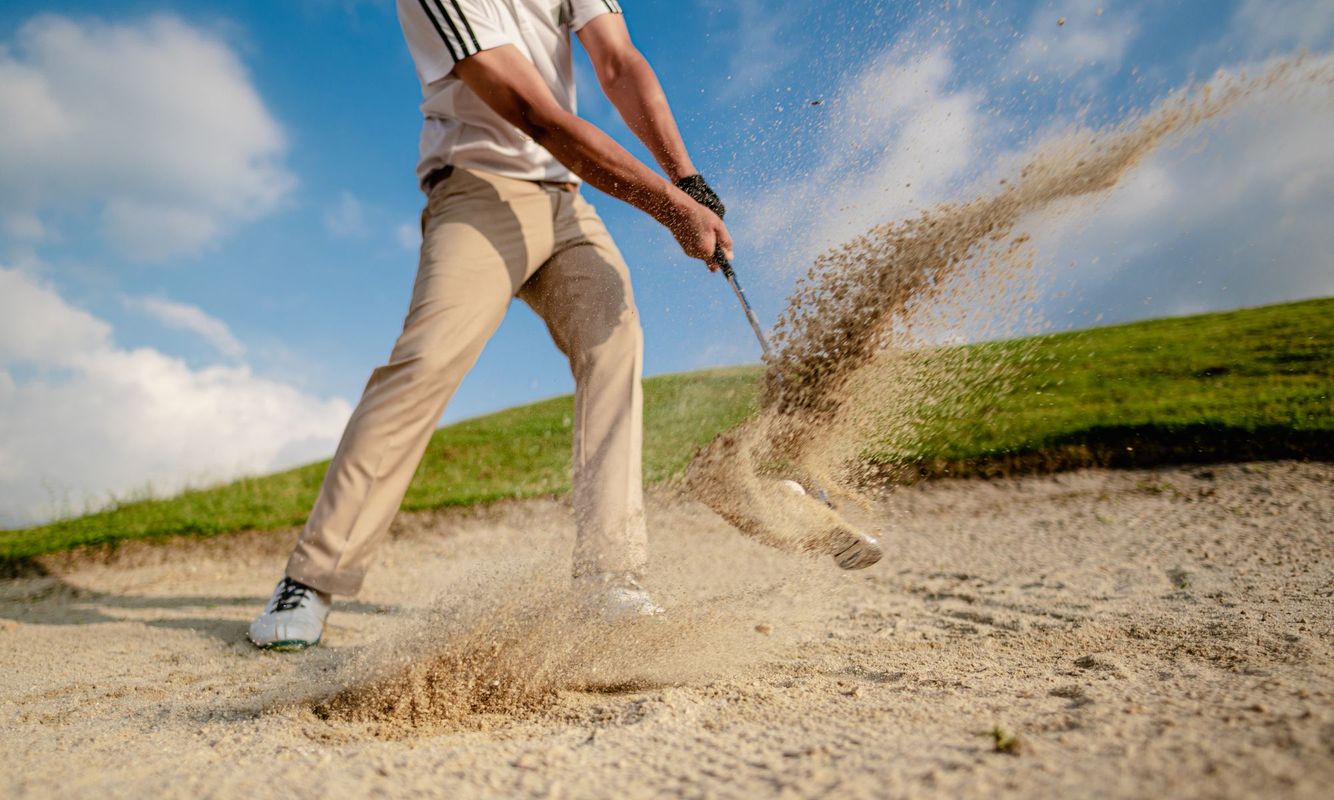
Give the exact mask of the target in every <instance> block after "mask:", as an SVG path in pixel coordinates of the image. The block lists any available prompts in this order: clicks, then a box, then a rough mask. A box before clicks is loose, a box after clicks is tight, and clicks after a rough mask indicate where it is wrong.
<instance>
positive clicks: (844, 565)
mask: <svg viewBox="0 0 1334 800" xmlns="http://www.w3.org/2000/svg"><path fill="white" fill-rule="evenodd" d="M839 534H841V535H840V537H839V539H841V541H840V544H841V545H843V546H842V549H840V550H838V551H837V552H836V553H834V563H835V564H838V566H839V569H848V570H852V569H866V568H867V567H869V566H871V565H872V564H875V563H876V562H878V561H879V560H880V558H881V557H882V556H883V555H884V551H883V550H881V549H880V540H879V539H876V538H875V537H874V536H872V535H870V534H869V533H862V532H861V531H854V530H852V529H850V528H843V529H841V530H840V531H839Z"/></svg>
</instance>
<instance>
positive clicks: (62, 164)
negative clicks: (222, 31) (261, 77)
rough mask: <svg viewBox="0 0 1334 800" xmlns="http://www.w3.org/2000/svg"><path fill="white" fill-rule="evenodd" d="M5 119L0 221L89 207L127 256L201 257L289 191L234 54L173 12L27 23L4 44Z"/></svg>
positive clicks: (277, 134) (268, 123) (279, 146)
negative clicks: (138, 18) (117, 20)
mask: <svg viewBox="0 0 1334 800" xmlns="http://www.w3.org/2000/svg"><path fill="white" fill-rule="evenodd" d="M0 119H4V120H5V124H4V125H3V126H0V185H3V186H4V187H5V191H4V193H3V195H2V196H0V214H3V215H4V216H6V217H12V216H14V215H17V216H18V217H19V218H25V217H29V218H30V217H32V216H33V215H40V214H42V213H44V212H48V211H52V210H60V211H75V212H82V211H84V210H86V209H89V208H91V209H94V210H95V211H97V212H98V213H100V215H101V226H102V230H103V232H104V234H105V235H106V237H107V239H108V240H109V241H110V242H111V243H112V244H113V245H114V246H115V247H117V248H118V249H119V250H120V251H122V252H123V253H125V254H126V255H128V256H130V257H132V258H137V259H142V260H146V261H155V260H163V259H167V258H171V257H175V256H181V255H189V254H192V253H196V252H198V251H200V250H201V249H202V248H204V247H207V246H208V245H210V244H211V243H213V242H215V241H216V240H217V239H218V238H219V237H220V236H222V235H223V234H224V233H226V232H227V231H228V230H229V229H231V228H232V227H234V226H236V225H237V224H239V223H242V222H245V221H247V220H251V219H254V218H256V217H259V216H261V215H263V214H266V213H269V212H271V211H272V210H273V209H274V208H275V207H276V206H277V204H278V203H279V202H280V201H281V199H282V198H283V197H284V196H285V195H286V194H287V193H288V191H289V190H290V189H291V187H292V186H293V184H294V179H293V177H292V176H291V174H290V173H289V172H288V171H287V170H286V168H285V167H284V166H283V157H284V152H285V149H286V143H285V138H284V134H283V131H282V129H281V127H280V126H279V124H278V123H277V121H276V120H274V118H273V116H272V115H271V114H270V112H269V110H268V109H267V108H266V107H265V105H264V102H263V100H262V99H261V98H260V96H259V94H258V92H257V91H256V90H255V88H254V86H253V85H252V83H251V81H250V78H249V76H248V74H247V73H246V70H245V68H244V67H243V65H242V64H241V61H240V59H239V58H238V57H237V56H236V54H235V53H234V52H233V51H232V49H231V48H230V47H228V45H227V44H226V43H225V42H223V41H222V40H220V39H219V38H218V37H216V36H214V35H213V34H211V33H209V32H207V31H203V30H200V29H198V28H195V27H193V26H191V25H189V24H188V23H186V22H184V21H182V20H180V19H178V18H176V17H173V16H157V17H153V18H150V19H148V20H145V21H143V22H141V23H138V24H112V23H105V22H97V21H93V20H80V21H75V20H71V19H68V18H65V17H60V16H55V15H43V16H39V17H37V18H34V19H32V20H30V21H29V22H27V23H26V24H24V25H23V26H21V27H20V28H19V29H18V32H17V34H16V35H15V36H14V39H13V41H12V42H11V43H8V44H7V45H6V44H0ZM29 227H31V226H29Z"/></svg>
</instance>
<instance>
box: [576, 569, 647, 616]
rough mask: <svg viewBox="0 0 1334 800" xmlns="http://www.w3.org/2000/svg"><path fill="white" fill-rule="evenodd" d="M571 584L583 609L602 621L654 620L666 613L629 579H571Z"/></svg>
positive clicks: (641, 588) (611, 576)
mask: <svg viewBox="0 0 1334 800" xmlns="http://www.w3.org/2000/svg"><path fill="white" fill-rule="evenodd" d="M574 585H575V592H576V594H577V595H578V597H579V601H580V603H582V605H583V606H584V608H585V609H587V611H588V612H589V613H590V614H594V615H596V616H598V617H600V618H601V619H602V620H604V621H606V622H623V621H625V620H630V619H638V618H645V617H658V616H662V615H663V614H665V613H667V612H666V610H665V609H664V608H663V607H662V606H660V605H658V604H657V603H655V602H653V598H652V597H651V596H650V595H649V593H648V592H646V591H644V588H643V587H642V586H640V585H639V581H637V580H635V579H634V578H633V577H630V576H621V575H614V576H613V575H588V576H584V577H579V578H575V580H574Z"/></svg>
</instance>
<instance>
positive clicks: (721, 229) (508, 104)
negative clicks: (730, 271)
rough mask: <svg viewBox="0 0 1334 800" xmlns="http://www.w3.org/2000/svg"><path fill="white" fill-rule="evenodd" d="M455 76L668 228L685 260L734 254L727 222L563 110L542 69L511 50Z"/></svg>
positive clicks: (473, 60) (465, 64) (499, 50)
mask: <svg viewBox="0 0 1334 800" xmlns="http://www.w3.org/2000/svg"><path fill="white" fill-rule="evenodd" d="M454 73H455V74H456V75H458V77H459V79H460V80H462V81H463V82H464V83H465V84H467V85H468V88H470V89H472V90H473V91H474V92H476V93H477V95H478V96H479V97H481V98H482V100H483V101H484V102H485V103H486V104H487V105H488V106H490V107H491V109H492V110H494V111H495V112H496V113H497V114H499V115H500V116H501V117H503V118H504V119H505V120H506V121H507V122H509V123H510V124H512V125H514V126H515V127H516V128H518V129H519V130H521V131H523V132H524V133H526V134H528V135H529V136H531V137H532V138H533V140H534V141H536V142H537V143H538V144H540V145H542V146H543V147H545V148H546V149H547V151H548V152H550V153H551V154H552V155H553V156H555V157H556V159H557V160H558V161H560V162H561V163H562V164H564V165H565V166H567V167H569V168H570V170H571V171H573V172H574V173H575V174H576V175H578V176H579V177H581V178H583V179H584V180H586V181H588V183H590V184H592V185H593V186H595V187H597V188H598V189H601V190H602V191H604V192H606V193H607V194H609V195H611V196H613V197H616V198H619V199H621V200H624V201H625V202H627V203H629V204H631V205H633V206H635V207H636V208H638V209H640V210H642V211H644V212H645V213H647V214H649V215H650V216H652V217H653V218H654V219H656V220H657V221H658V222H660V223H662V224H663V225H664V226H666V227H667V229H668V230H670V231H671V232H672V235H673V236H675V237H676V240H677V242H679V243H680V245H681V249H682V250H684V251H685V253H686V255H688V256H690V257H691V258H698V259H701V260H704V261H710V260H711V259H712V258H713V254H714V250H715V248H717V247H719V246H721V247H722V248H723V251H724V252H725V253H727V254H728V257H729V258H730V257H731V252H732V239H731V236H730V235H728V233H727V228H726V227H725V226H724V225H723V222H722V220H720V219H718V217H717V216H716V215H714V214H713V213H712V212H710V211H709V210H708V209H706V208H704V207H703V206H701V205H700V204H698V203H696V202H695V201H694V200H692V199H690V197H689V196H688V195H687V194H686V193H685V192H682V191H681V190H680V189H677V188H676V187H675V186H673V185H672V184H670V183H668V182H667V181H665V180H663V179H662V177H661V176H659V175H658V174H657V173H655V172H654V171H653V170H651V169H649V168H648V167H647V166H645V165H644V164H643V163H641V162H640V161H639V160H638V159H636V158H635V157H634V156H632V155H630V153H629V152H627V151H626V149H625V148H623V147H621V146H620V145H619V144H617V143H616V141H615V140H614V139H612V138H611V137H610V136H608V135H607V134H605V133H603V132H602V131H600V130H598V129H597V127H596V126H594V125H592V124H590V123H589V122H587V121H585V120H582V119H580V118H579V117H577V116H575V115H574V114H571V113H570V112H568V111H566V110H565V109H564V108H562V107H561V106H560V104H559V103H558V102H556V98H555V97H554V96H553V95H552V94H551V90H550V89H549V88H548V87H547V85H546V83H545V82H544V81H543V80H542V76H541V75H539V74H538V72H537V68H536V67H534V66H533V65H532V63H531V62H530V61H528V59H526V58H524V56H523V54H522V53H520V52H519V51H518V49H516V48H515V47H513V46H512V45H504V46H502V47H496V48H493V49H490V50H483V51H482V52H480V53H476V54H474V55H471V56H468V57H467V58H465V59H463V60H462V61H460V62H458V63H457V64H456V65H455V66H454ZM710 268H713V265H712V264H710Z"/></svg>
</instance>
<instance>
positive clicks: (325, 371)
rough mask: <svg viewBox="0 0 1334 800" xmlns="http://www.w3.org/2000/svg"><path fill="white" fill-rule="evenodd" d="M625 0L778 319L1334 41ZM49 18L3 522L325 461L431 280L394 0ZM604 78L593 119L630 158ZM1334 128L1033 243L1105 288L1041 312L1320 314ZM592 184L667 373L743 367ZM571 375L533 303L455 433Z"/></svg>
mask: <svg viewBox="0 0 1334 800" xmlns="http://www.w3.org/2000/svg"><path fill="white" fill-rule="evenodd" d="M623 5H624V6H625V8H626V11H627V21H628V23H629V25H630V28H631V31H632V33H633V35H634V36H635V39H636V41H637V43H638V44H639V46H640V48H641V49H642V50H643V51H644V52H645V53H646V55H647V56H648V57H649V59H650V61H651V62H652V63H653V64H654V65H655V67H656V68H657V70H658V72H659V75H660V77H661V79H662V82H663V84H664V86H665V87H666V90H667V93H668V96H669V98H671V100H672V102H673V105H674V107H675V109H676V113H677V116H678V119H679V121H680V123H681V127H682V129H683V132H684V135H685V138H686V141H687V144H688V145H689V147H690V149H691V152H692V154H693V156H694V159H695V161H696V164H697V165H698V166H699V167H700V168H701V169H702V171H703V172H704V174H705V175H706V176H708V177H709V178H710V179H711V181H712V182H713V183H714V184H715V185H716V186H717V187H718V188H719V190H720V192H721V193H722V195H723V197H724V200H725V201H726V202H727V203H728V206H729V209H731V211H732V213H730V214H729V219H728V221H729V223H731V225H732V229H733V234H734V236H735V238H736V240H737V264H738V269H739V270H740V271H741V275H742V278H743V280H744V282H745V283H746V285H747V287H748V289H749V290H750V291H751V293H752V294H753V295H754V296H753V298H752V299H753V301H754V302H755V304H756V306H757V309H758V311H759V312H760V314H761V317H762V318H764V319H765V320H773V319H775V318H776V316H777V314H778V313H779V312H780V311H781V310H782V308H783V305H784V298H785V297H786V293H787V292H788V290H790V288H791V286H792V282H793V280H794V279H795V278H796V276H798V275H799V274H800V273H801V272H802V271H803V270H804V269H805V268H806V267H807V266H808V265H809V263H810V260H811V258H812V257H813V256H814V255H815V254H817V253H818V252H820V251H821V250H822V249H824V248H826V247H829V246H833V245H836V244H838V243H839V242H840V241H843V240H845V239H846V238H848V237H850V236H852V235H855V234H856V233H858V232H860V231H861V230H863V229H865V228H866V227H867V226H869V225H871V224H874V223H877V222H883V221H887V220H890V219H895V218H899V217H902V216H904V215H906V214H912V213H915V212H916V210H917V209H920V208H924V207H929V206H930V205H932V204H933V203H935V202H938V201H941V200H946V199H950V198H957V197H959V196H961V195H963V194H965V193H967V192H968V191H969V190H970V188H972V187H973V186H974V185H975V183H976V182H977V181H978V180H979V179H980V178H981V177H982V176H985V175H988V174H989V173H990V172H991V170H993V168H994V165H995V164H996V163H997V162H1000V161H1003V160H1004V158H1005V156H1006V154H1008V153H1014V152H1016V151H1021V150H1022V149H1023V148H1024V146H1025V144H1026V143H1028V142H1030V141H1031V140H1033V139H1034V138H1035V137H1040V136H1042V135H1044V134H1045V133H1047V132H1049V131H1052V130H1057V129H1060V128H1061V127H1063V126H1068V125H1070V124H1073V123H1074V122H1075V121H1077V120H1083V121H1085V122H1087V123H1090V124H1100V123H1104V122H1107V121H1111V120H1115V119H1117V118H1118V117H1119V116H1120V115H1121V114H1122V113H1123V112H1124V111H1125V110H1126V109H1142V108H1144V107H1145V106H1146V105H1147V104H1148V103H1150V102H1152V101H1153V100H1154V99H1155V98H1158V97H1161V96H1162V95H1164V94H1165V93H1166V92H1168V91H1170V90H1172V89H1173V88H1175V87H1179V86H1181V85H1183V84H1184V83H1186V82H1187V81H1189V80H1191V79H1193V78H1207V77H1208V76H1210V75H1212V74H1213V73H1214V72H1215V71H1217V70H1219V69H1228V70H1236V69H1240V68H1242V67H1244V66H1246V65H1251V66H1254V65H1256V64H1259V63H1261V62H1262V61H1263V60H1264V59H1265V58H1267V57H1270V56H1272V55H1281V54H1286V53H1292V52H1295V51H1296V50H1298V49H1302V48H1305V49H1307V50H1309V51H1312V52H1314V53H1316V54H1322V53H1328V51H1329V48H1330V41H1331V36H1332V35H1334V4H1330V3H1328V2H1322V1H1321V0H1266V1H1264V2H1262V1H1261V0H1233V1H1232V2H1221V1H1219V0H1179V1H1178V2H1164V1H1160V2H1148V1H1147V0H1146V1H1144V2H1114V1H1113V0H1108V2H1105V3H1096V2H1083V1H1082V0H1081V2H1069V3H1061V2H1046V1H1045V0H1044V2H993V3H972V2H967V1H966V0H965V2H960V3H957V4H943V5H944V6H951V7H950V8H948V9H945V10H942V4H941V3H935V2H932V3H901V2H896V3H888V2H882V3H876V2H848V3H837V4H833V3H805V2H760V1H759V0H736V1H734V2H704V0H698V1H697V2H678V3H664V2H653V3H650V2H635V0H625V2H624V3H623ZM49 8H50V4H47V3H39V2H29V1H28V0H11V2H8V3H6V4H4V6H3V8H0V118H3V119H6V120H7V123H6V125H5V126H4V127H5V128H6V130H0V414H2V416H0V525H5V524H20V523H24V522H31V521H34V520H38V519H44V518H49V517H51V516H54V515H59V514H63V513H70V512H75V511H81V510H84V509H85V508H90V507H95V506H96V505H98V504H99V503H101V502H105V500H107V499H108V498H109V497H112V496H126V495H132V494H134V493H136V492H144V491H148V490H152V491H158V492H165V491H171V490H174V489H176V488H179V487H180V486H181V485H183V484H185V483H193V484H199V483H207V482H209V481H213V480H219V479H223V478H227V477H231V476H234V475H237V474H243V473H247V472H262V471H267V470H271V469H275V468H279V467H282V466H287V465H290V464H293V463H300V462H302V461H306V460H311V459H313V458H318V457H325V456H327V455H329V454H330V453H331V452H332V449H333V445H334V444H335V443H336V440H337V435H338V433H339V432H340V431H341V427H342V423H343V421H344V420H345V419H346V416H347V414H348V413H349V411H350V409H351V406H352V404H354V403H355V401H356V398H357V397H358V396H359V394H360V390H361V387H362V386H363V384H364V382H365V380H366V377H367V375H368V374H369V372H370V370H371V369H372V368H373V367H374V366H375V365H377V364H378V363H381V361H382V360H383V359H384V358H385V357H386V355H387V354H388V352H389V349H390V347H391V346H392V344H393V340H394V337H395V336H396V334H397V332H398V330H399V326H400V325H401V322H402V315H403V313H404V311H405V310H406V303H407V300H408V296H409V293H410V289H411V284H412V278H413V275H414V272H415V269H416V256H415V247H416V241H415V226H416V220H417V215H418V213H419V212H420V208H421V201H422V198H421V196H420V194H419V192H418V191H417V189H416V186H415V182H414V177H413V167H414V164H415V161H416V157H417V153H416V143H417V132H418V126H419V123H420V117H419V113H418V111H417V104H418V103H419V102H420V90H419V87H418V85H417V83H416V78H415V75H414V73H413V70H412V65H411V62H410V60H409V58H408V55H407V52H406V50H405V48H404V45H403V42H402V38H401V34H400V32H399V29H398V25H397V20H396V17H395V14H394V9H393V3H392V2H389V1H388V0H281V2H274V1H273V0H268V2H227V3H221V2H216V1H215V2H203V1H202V0H201V1H199V2H143V1H140V0H133V1H131V2H126V1H125V0H120V1H119V2H77V1H75V2H70V3H66V4H63V5H62V6H61V9H60V12H59V14H51V13H50V12H49V10H48V9H49ZM1058 20H1063V21H1064V23H1063V24H1058ZM590 77H591V72H590V71H589V70H587V69H584V71H583V74H582V77H581V83H580V88H581V93H580V102H581V111H582V113H583V114H584V115H585V116H586V117H588V118H589V119H591V120H592V121H594V122H595V123H597V124H599V125H601V126H603V127H604V128H605V129H606V130H608V131H609V132H610V133H612V134H613V135H614V136H616V138H617V139H619V140H620V141H621V142H622V143H624V144H626V145H627V146H630V147H631V149H632V150H633V151H634V152H636V153H639V154H641V155H643V150H642V148H640V147H638V146H637V144H636V143H635V142H634V141H633V140H632V138H631V137H630V136H629V134H628V131H627V130H626V129H625V127H624V126H623V125H622V124H621V123H620V122H619V120H618V119H617V118H616V116H615V114H614V111H613V110H612V109H611V108H610V106H609V105H608V103H607V102H606V101H605V99H603V98H601V96H600V95H599V94H598V92H597V90H596V84H595V82H593V81H592V80H590ZM815 100H819V101H820V103H819V104H818V105H813V104H812V101H815ZM1329 109H1330V103H1329V95H1328V89H1327V88H1326V89H1325V90H1324V93H1323V94H1318V96H1316V97H1314V98H1312V97H1302V98H1295V99H1294V98H1287V99H1283V98H1279V99H1274V100H1269V101H1265V102H1263V103H1259V104H1257V106H1256V108H1255V109H1254V110H1252V111H1251V112H1249V114H1248V113H1247V112H1242V113H1240V114H1239V115H1237V117H1236V118H1235V119H1230V120H1228V121H1226V124H1224V125H1221V126H1220V127H1218V128H1217V129H1212V130H1210V131H1207V132H1205V133H1203V134H1201V135H1199V136H1196V137H1194V138H1193V139H1192V140H1191V141H1189V142H1185V143H1183V144H1182V145H1181V146H1180V147H1179V148H1177V149H1176V150H1175V151H1171V152H1168V153H1166V154H1164V155H1163V156H1162V157H1161V158H1160V159H1157V160H1155V161H1153V162H1151V163H1150V164H1148V165H1146V167H1145V169H1143V170H1141V171H1139V173H1137V175H1136V176H1134V179H1133V180H1130V181H1128V182H1127V184H1128V185H1127V186H1126V187H1124V188H1123V189H1121V190H1118V192H1117V193H1116V194H1114V195H1113V197H1112V198H1111V199H1110V200H1108V201H1107V205H1105V206H1103V207H1100V208H1101V209H1102V210H1101V211H1099V212H1098V214H1099V216H1098V217H1097V219H1098V222H1097V224H1096V226H1094V227H1093V228H1092V229H1090V228H1089V227H1088V226H1087V225H1085V227H1083V228H1079V229H1074V228H1071V227H1070V226H1068V225H1067V226H1064V227H1063V226H1061V225H1052V226H1046V227H1044V225H1045V223H1035V226H1036V228H1037V229H1038V232H1039V233H1040V232H1041V231H1042V230H1048V232H1049V234H1050V235H1049V236H1048V237H1047V238H1046V239H1045V240H1044V239H1043V237H1042V236H1036V237H1035V240H1036V241H1037V242H1038V244H1039V250H1040V252H1041V254H1042V256H1043V258H1044V259H1045V260H1047V261H1049V262H1052V263H1057V262H1059V263H1062V264H1064V263H1066V262H1078V263H1082V264H1084V265H1086V268H1085V269H1082V270H1080V271H1078V272H1072V273H1070V274H1069V275H1063V276H1062V277H1061V278H1060V291H1056V290H1055V288H1054V285H1053V291H1051V292H1050V293H1049V294H1046V295H1044V296H1043V297H1042V298H1040V299H1039V300H1038V301H1037V306H1038V307H1039V310H1040V311H1041V312H1042V314H1043V315H1044V317H1045V318H1046V319H1047V320H1048V323H1049V324H1050V325H1051V326H1052V327H1057V328H1065V327H1080V326H1083V325H1087V324H1090V323H1091V322H1092V321H1093V320H1095V319H1101V320H1104V321H1112V320H1122V319H1132V318H1137V317H1147V316H1157V315H1161V314H1166V313H1183V312H1187V311H1197V310H1206V309H1210V308H1230V307H1237V306H1243V305H1250V304H1256V303H1262V302H1273V301H1278V300H1285V299H1294V298H1297V297H1306V296H1313V295H1323V294H1329V293H1331V292H1334V281H1332V279H1331V275H1334V265H1331V264H1329V262H1328V255H1327V254H1328V253H1329V252H1334V246H1332V245H1334V242H1332V241H1331V240H1330V237H1331V234H1330V232H1329V231H1328V230H1326V228H1328V227H1329V226H1328V225H1327V224H1324V223H1322V220H1328V219H1329V217H1330V212H1331V211H1334V196H1332V195H1331V190H1330V189H1329V188H1328V187H1330V186H1332V185H1334V181H1330V180H1327V178H1328V177H1329V176H1331V175H1334V156H1332V155H1331V151H1330V148H1329V146H1328V145H1327V144H1324V142H1323V139H1324V138H1325V136H1327V133H1323V134H1322V133H1321V132H1322V131H1324V132H1327V131H1328V130H1329V129H1330V123H1331V119H1330V110H1329ZM1294 187H1295V188H1294ZM586 191H588V193H589V194H590V196H592V197H593V200H594V203H595V205H597V207H598V208H599V210H600V211H601V212H602V214H603V217H604V219H605V220H606V221H607V224H608V226H609V227H610V228H611V230H612V232H613V234H614V235H615V236H616V237H617V239H618V241H619V242H620V244H621V247H622V249H623V250H624V251H625V254H626V256H627V259H628V260H629V262H630V263H631V266H632V269H633V271H634V279H635V281H636V290H637V295H638V301H639V306H640V310H641V313H642V317H643V320H644V326H645V331H646V338H647V365H646V368H647V372H648V373H649V374H655V373H662V372H672V371H679V370H688V369H695V368H699V367H704V366H713V365H720V364H729V363H739V362H745V361H753V360H755V359H756V358H757V356H758V348H757V347H756V346H755V344H754V343H753V340H752V339H751V338H750V334H749V330H748V329H747V327H746V325H745V322H744V320H743V319H742V317H741V315H740V313H739V312H738V311H737V309H736V307H735V305H734V303H735V301H734V299H733V298H732V297H731V295H730V293H729V292H728V290H727V287H726V285H725V284H724V283H723V282H722V280H721V279H720V278H718V277H717V276H712V275H709V274H708V273H706V272H705V271H704V270H703V268H702V267H701V266H700V265H699V264H698V263H694V262H690V261H688V260H687V259H685V258H684V257H683V256H682V255H681V254H680V253H679V251H678V250H677V248H676V246H675V244H674V243H673V241H672V239H671V237H670V236H668V235H667V234H666V233H665V232H664V231H662V230H660V229H658V228H657V227H656V225H655V224H654V223H653V222H652V221H651V220H648V219H647V218H645V217H643V216H642V215H640V214H639V213H638V212H635V211H634V210H632V209H630V208H628V207H626V206H623V205H621V204H619V203H618V202H616V201H614V200H611V199H609V198H606V197H602V196H599V195H597V194H596V193H595V192H593V191H591V190H586ZM1294 193H1295V194H1294ZM570 388H571V381H570V378H569V372H568V369H567V367H566V365H565V363H564V361H563V359H562V358H561V357H560V356H559V354H558V353H557V352H556V350H555V349H554V348H553V347H552V346H551V345H550V343H549V342H548V340H547V337H546V333H545V331H544V329H543V328H542V326H541V324H540V323H539V322H538V321H537V320H536V319H535V317H534V316H533V315H532V314H531V313H530V312H528V310H527V309H526V308H525V307H523V305H522V304H521V303H516V304H515V305H514V306H513V308H512V311H511V313H510V316H509V318H508V319H507V320H506V322H505V324H504V326H503V328H502V329H501V331H500V333H499V334H498V335H497V336H496V337H495V339H494V340H493V341H492V342H491V344H490V345H489V346H488V348H487V350H486V352H485V353H484V354H483V356H482V360H481V362H480V363H479V365H478V367H477V368H476V369H475V370H474V372H473V373H472V374H471V375H470V376H469V378H468V379H467V380H466V381H465V383H464V385H463V387H462V389H461V390H460V392H459V393H458V395H457V396H456V398H455V400H454V401H453V403H452V404H451V406H450V408H449V409H448V410H447V412H446V416H445V419H446V420H451V419H459V418H462V417H466V416H472V415H475V414H479V413H483V412H486V411H490V410H494V409H497V408H502V407H506V406H510V405H515V404H518V403H522V402H525V401H528V400H532V399H536V398H540V397H545V396H550V395H553V394H558V393H562V392H566V391H569V390H570Z"/></svg>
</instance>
